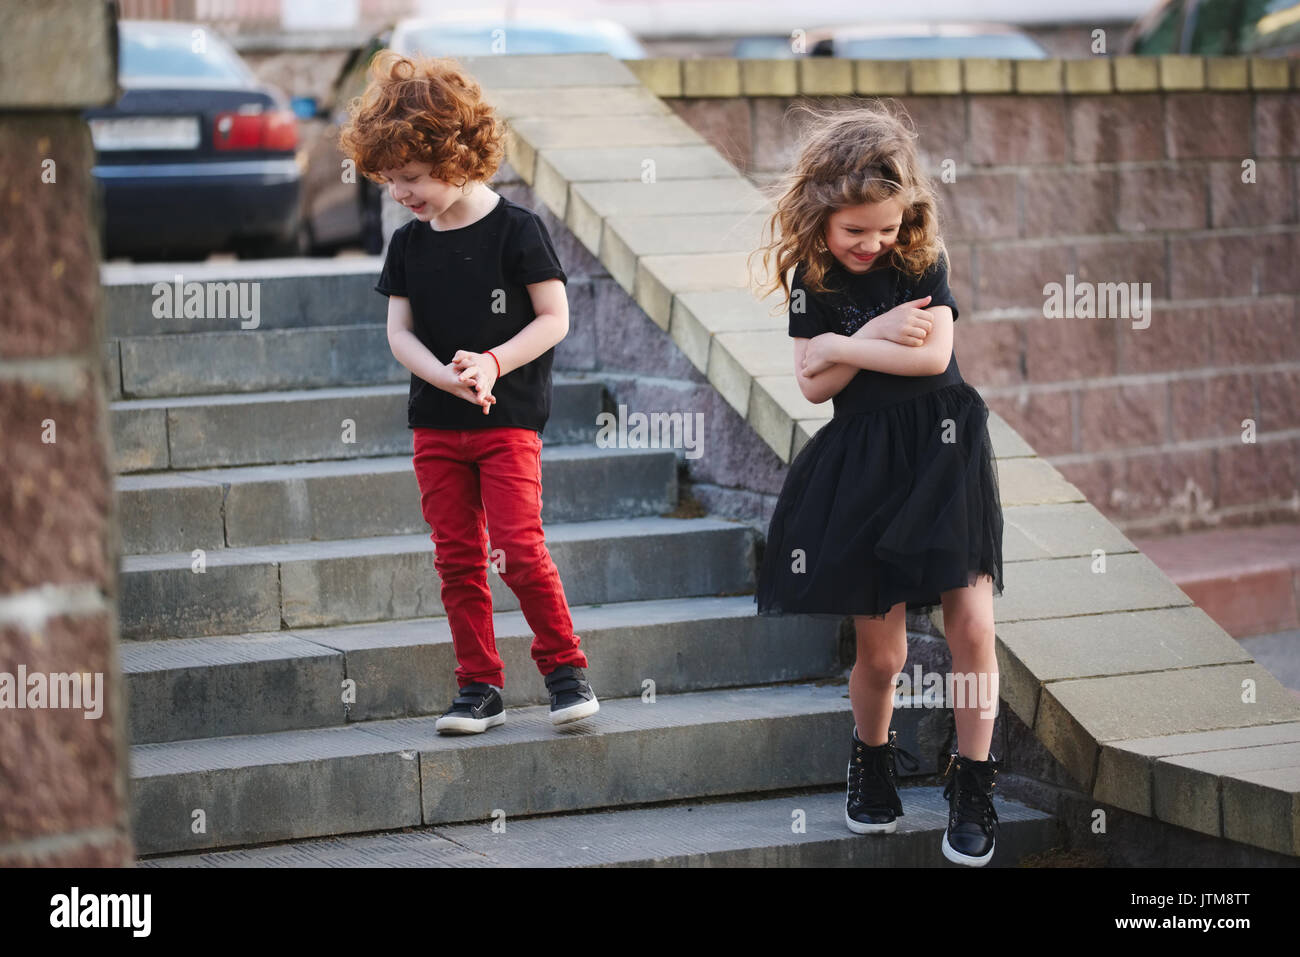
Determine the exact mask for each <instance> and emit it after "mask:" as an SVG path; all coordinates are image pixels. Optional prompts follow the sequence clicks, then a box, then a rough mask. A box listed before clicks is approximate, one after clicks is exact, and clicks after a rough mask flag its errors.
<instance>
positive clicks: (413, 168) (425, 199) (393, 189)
mask: <svg viewBox="0 0 1300 957" xmlns="http://www.w3.org/2000/svg"><path fill="white" fill-rule="evenodd" d="M432 172H433V167H432V166H431V165H430V164H428V163H415V162H412V163H407V164H406V165H405V166H403V167H401V168H400V169H385V170H380V171H379V175H380V176H382V177H384V179H385V180H387V181H388V195H389V196H391V197H392V198H393V200H394V201H396V202H399V203H401V204H402V205H403V206H405V207H406V208H407V209H409V210H410V211H411V212H412V213H414V214H415V218H416V219H418V220H420V222H423V223H427V222H429V221H430V220H432V219H433V218H434V217H436V216H441V215H442V214H443V213H445V212H446V211H447V209H448V208H449V207H450V206H451V205H452V204H453V203H456V202H457V201H459V200H461V199H464V198H465V197H464V194H462V193H461V191H460V187H459V186H456V185H454V184H452V183H448V182H447V181H446V180H441V179H436V178H434V177H433V176H432V175H431V174H432Z"/></svg>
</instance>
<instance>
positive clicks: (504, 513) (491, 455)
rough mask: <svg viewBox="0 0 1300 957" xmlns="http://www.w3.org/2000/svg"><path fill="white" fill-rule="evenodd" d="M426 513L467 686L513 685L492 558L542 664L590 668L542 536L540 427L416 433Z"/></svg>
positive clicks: (461, 678) (461, 680) (546, 670)
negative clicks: (498, 629) (498, 622)
mask: <svg viewBox="0 0 1300 957" xmlns="http://www.w3.org/2000/svg"><path fill="white" fill-rule="evenodd" d="M412 431H413V432H414V433H415V436H414V451H415V455H414V458H413V462H414V465H415V478H416V481H418V482H419V484H420V507H421V509H422V511H423V512H424V519H425V521H426V522H428V523H429V528H430V529H431V530H432V532H433V534H432V536H431V537H432V539H433V544H434V549H435V554H434V567H435V568H436V569H437V570H438V576H439V577H440V578H441V579H442V604H443V608H444V609H445V610H446V613H447V619H448V622H449V623H450V625H451V638H452V644H453V646H454V647H455V649H456V661H457V662H458V664H457V667H456V682H457V684H458V685H460V687H462V688H463V687H464V686H465V685H467V684H470V683H471V682H475V681H484V682H487V683H488V684H493V685H496V686H497V687H504V686H505V670H504V667H503V665H502V662H501V656H500V655H499V654H497V646H496V634H495V633H494V632H493V630H492V593H491V592H490V591H489V590H488V577H487V576H488V567H489V552H488V547H489V542H488V535H487V531H486V529H485V528H484V520H485V519H486V521H487V522H488V523H489V524H490V525H491V528H492V538H491V549H492V552H493V554H492V555H491V562H492V565H493V567H495V568H496V569H497V570H498V571H499V572H500V574H501V577H502V578H503V579H504V580H505V583H506V585H508V586H509V587H510V590H511V591H513V592H514V593H515V596H516V597H517V598H518V599H519V607H520V610H521V611H522V612H523V614H524V618H525V620H527V622H528V625H529V627H530V628H531V629H532V630H533V635H534V638H533V647H532V655H533V660H534V661H535V662H537V668H538V670H539V671H540V672H541V673H542V674H544V675H546V674H550V673H551V672H552V671H554V670H555V669H556V668H558V667H559V666H560V665H575V666H577V667H579V668H585V667H587V656H586V655H584V654H583V653H582V651H581V650H580V649H579V647H578V644H579V642H580V639H579V638H578V636H577V635H575V634H574V633H573V619H572V618H570V616H569V605H568V602H567V601H566V600H565V598H564V586H563V585H562V584H561V583H560V575H559V572H558V571H556V568H555V563H554V562H553V561H551V553H550V552H549V551H547V548H546V540H545V538H544V537H543V535H542V470H541V453H542V437H541V436H540V435H539V434H538V433H537V432H536V431H535V430H533V429H525V428H519V427H516V426H502V427H498V428H487V429H413V430H412Z"/></svg>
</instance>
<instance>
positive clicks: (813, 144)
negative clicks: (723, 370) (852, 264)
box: [750, 106, 947, 314]
mask: <svg viewBox="0 0 1300 957" xmlns="http://www.w3.org/2000/svg"><path fill="white" fill-rule="evenodd" d="M797 109H801V110H803V111H804V112H806V113H808V114H810V115H811V116H812V118H813V121H812V122H811V123H810V124H809V126H808V128H807V129H805V130H804V133H803V135H802V136H801V137H800V140H799V144H798V147H797V153H798V158H797V159H796V161H795V163H794V165H793V167H792V168H791V169H790V170H789V171H788V172H787V173H786V174H785V175H784V176H782V177H781V178H780V179H779V180H778V181H776V183H775V184H773V185H772V186H770V187H768V189H769V190H771V191H772V192H773V193H774V194H775V196H774V200H775V204H776V212H775V213H773V214H772V216H771V218H770V219H769V220H768V221H767V235H768V237H770V238H769V241H768V242H767V243H765V244H764V245H763V246H761V247H760V248H759V249H758V250H756V251H755V252H754V253H753V254H751V256H750V259H751V260H752V258H753V256H754V255H757V254H758V253H760V252H761V253H762V254H763V269H764V273H765V275H766V281H761V280H760V285H759V287H758V292H759V298H761V299H765V298H767V296H768V294H769V293H772V292H774V291H776V290H778V289H780V290H782V291H784V293H785V303H783V304H781V306H780V307H779V308H781V309H784V308H786V307H787V306H788V304H789V301H790V284H789V281H788V279H787V275H788V273H789V272H790V270H791V269H792V268H794V266H795V265H796V264H798V263H800V262H802V263H804V264H805V267H804V274H803V284H804V285H805V286H806V287H807V289H808V290H809V292H813V293H826V292H828V291H829V289H828V287H827V286H826V284H825V282H824V280H825V277H826V273H827V271H828V270H829V269H830V267H831V263H832V259H833V257H832V256H831V253H830V250H829V249H828V248H827V246H826V223H827V220H828V219H829V218H830V215H831V213H833V212H835V211H836V210H838V209H842V208H844V207H846V206H861V205H862V204H864V203H879V202H883V201H885V200H890V199H893V200H898V201H899V202H901V203H902V204H903V221H902V224H901V225H900V226H899V228H898V236H897V239H896V240H895V242H894V243H893V245H892V246H890V248H889V250H888V252H886V253H885V254H884V259H883V260H882V265H891V266H894V267H896V268H898V269H900V270H902V271H904V272H907V273H910V274H912V275H920V274H922V273H924V272H925V271H926V270H927V269H929V268H930V267H931V266H932V265H934V263H935V262H937V261H938V260H939V259H940V257H946V254H947V251H946V250H945V248H944V245H943V240H942V239H941V238H940V237H939V221H938V202H937V197H936V196H935V192H934V187H933V186H932V184H931V182H930V179H929V177H928V176H927V175H926V174H925V171H924V170H923V169H922V168H921V164H920V161H919V160H918V159H917V154H916V131H915V129H914V128H913V127H912V126H911V122H910V120H908V121H907V122H904V119H905V118H906V112H903V111H901V108H900V113H901V115H896V114H894V113H893V112H891V111H889V110H888V109H886V108H883V107H879V106H864V107H856V108H851V109H843V110H818V109H815V108H813V107H809V106H799V107H797ZM778 232H779V234H778ZM773 256H775V257H776V270H775V275H773V271H772V269H771V259H772V257H773ZM751 276H752V271H751ZM776 311H777V310H776V309H773V314H775V313H776Z"/></svg>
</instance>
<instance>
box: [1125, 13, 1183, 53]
mask: <svg viewBox="0 0 1300 957" xmlns="http://www.w3.org/2000/svg"><path fill="white" fill-rule="evenodd" d="M1182 34H1183V0H1174V2H1173V3H1171V4H1169V9H1167V10H1165V11H1164V12H1163V13H1161V14H1160V18H1159V19H1158V20H1157V21H1156V23H1155V25H1154V26H1153V27H1151V29H1150V30H1148V31H1147V32H1146V34H1145V35H1144V36H1143V37H1141V38H1140V39H1139V40H1138V41H1137V44H1136V45H1135V47H1134V50H1133V52H1134V53H1140V54H1142V55H1143V56H1156V55H1159V54H1162V53H1179V52H1181V42H1182Z"/></svg>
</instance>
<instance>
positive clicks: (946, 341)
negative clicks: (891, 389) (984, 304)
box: [814, 306, 953, 391]
mask: <svg viewBox="0 0 1300 957" xmlns="http://www.w3.org/2000/svg"><path fill="white" fill-rule="evenodd" d="M926 312H928V313H930V315H931V316H933V317H934V323H933V325H932V326H931V329H930V334H929V336H927V337H926V340H925V344H924V345H920V346H900V345H899V344H898V343H897V342H890V341H889V340H888V339H859V338H857V337H856V336H840V335H835V334H833V333H832V334H831V336H832V338H831V339H829V340H828V342H827V350H826V355H827V358H829V359H830V360H831V361H832V362H836V363H844V364H845V365H848V366H850V367H852V368H853V370H854V372H856V371H857V370H858V369H872V370H874V371H876V372H885V373H889V374H890V375H908V376H926V375H939V374H940V373H942V372H943V371H944V370H945V369H947V368H948V363H950V362H951V361H952V342H953V335H952V331H953V330H952V322H953V319H952V310H951V309H950V308H948V307H947V306H933V307H931V308H930V309H927V310H926ZM832 371H835V370H833V369H827V370H824V371H822V372H821V373H819V375H826V374H827V373H829V372H832ZM815 378H817V377H816V376H814V379H815ZM841 388H843V386H841ZM837 391H838V390H837Z"/></svg>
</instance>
